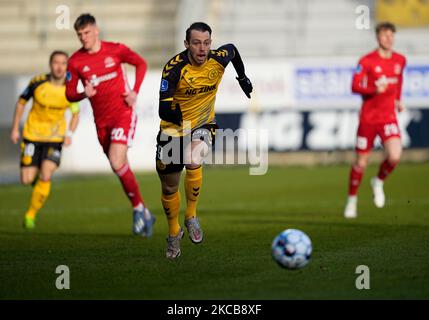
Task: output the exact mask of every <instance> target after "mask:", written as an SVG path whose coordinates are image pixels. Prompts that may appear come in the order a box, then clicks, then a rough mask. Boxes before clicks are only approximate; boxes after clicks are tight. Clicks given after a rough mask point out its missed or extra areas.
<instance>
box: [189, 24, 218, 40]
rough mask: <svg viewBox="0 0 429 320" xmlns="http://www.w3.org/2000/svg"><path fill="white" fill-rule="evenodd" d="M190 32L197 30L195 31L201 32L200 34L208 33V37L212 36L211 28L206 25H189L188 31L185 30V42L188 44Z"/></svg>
mask: <svg viewBox="0 0 429 320" xmlns="http://www.w3.org/2000/svg"><path fill="white" fill-rule="evenodd" d="M192 30H197V31H201V32H206V31H208V32H209V34H210V36H211V35H212V28H210V26H209V25H208V24H207V23H204V22H194V23H193V24H191V26H190V27H189V28H188V29H186V41H187V42H189V40H190V39H191V31H192Z"/></svg>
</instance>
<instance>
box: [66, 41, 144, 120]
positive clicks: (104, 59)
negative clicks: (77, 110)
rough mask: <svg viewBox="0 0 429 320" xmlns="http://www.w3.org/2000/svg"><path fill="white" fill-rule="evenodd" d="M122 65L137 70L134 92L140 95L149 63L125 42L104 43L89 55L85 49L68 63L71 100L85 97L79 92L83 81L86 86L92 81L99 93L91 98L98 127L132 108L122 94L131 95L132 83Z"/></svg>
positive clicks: (74, 55)
mask: <svg viewBox="0 0 429 320" xmlns="http://www.w3.org/2000/svg"><path fill="white" fill-rule="evenodd" d="M121 63H128V64H131V65H134V66H135V67H136V81H135V85H134V88H133V90H134V91H135V92H136V93H138V91H139V89H140V85H141V83H142V81H143V78H144V75H145V73H146V62H145V60H144V59H143V58H141V57H140V56H139V55H138V54H136V53H135V52H133V51H132V50H130V49H129V48H128V47H127V46H125V45H123V44H121V43H113V42H106V41H101V48H100V50H99V51H98V52H96V53H88V52H87V51H86V50H85V49H84V48H81V49H80V50H78V51H76V52H75V53H74V54H73V55H72V56H71V57H70V59H69V61H68V68H67V69H68V73H67V82H66V95H67V98H68V99H69V101H79V100H81V99H83V98H85V95H84V94H83V93H78V92H77V84H78V81H79V79H80V80H81V81H82V83H83V85H85V82H86V81H89V82H90V83H91V84H92V85H93V86H94V89H95V90H97V93H96V94H95V95H94V96H93V97H91V98H90V102H91V106H92V109H93V113H94V120H95V123H96V125H97V127H99V126H104V125H107V124H108V123H109V122H110V121H112V120H114V119H115V118H118V117H120V115H121V114H122V113H124V112H129V109H130V107H129V106H128V105H127V103H126V102H125V100H124V97H123V96H122V94H123V93H124V92H128V91H129V90H130V89H129V88H128V84H127V81H126V78H125V75H124V72H123V70H122V65H121Z"/></svg>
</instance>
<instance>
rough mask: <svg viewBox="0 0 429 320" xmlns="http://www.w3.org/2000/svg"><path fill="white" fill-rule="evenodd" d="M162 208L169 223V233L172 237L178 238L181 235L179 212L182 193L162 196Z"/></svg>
mask: <svg viewBox="0 0 429 320" xmlns="http://www.w3.org/2000/svg"><path fill="white" fill-rule="evenodd" d="M161 202H162V206H163V207H164V213H165V215H166V216H167V221H168V233H169V234H170V236H173V237H175V236H177V235H178V234H179V230H180V225H179V211H180V193H179V191H177V192H176V193H173V194H168V195H166V194H162V195H161Z"/></svg>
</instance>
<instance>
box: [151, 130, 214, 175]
mask: <svg viewBox="0 0 429 320" xmlns="http://www.w3.org/2000/svg"><path fill="white" fill-rule="evenodd" d="M216 129H218V126H217V124H216V123H209V124H205V125H202V126H201V127H198V128H195V129H193V130H192V131H191V134H190V135H188V136H183V137H172V136H169V135H167V134H165V133H163V132H161V131H159V132H158V136H157V137H156V171H157V172H158V173H161V174H168V173H173V172H180V171H182V170H183V168H184V166H185V163H184V159H183V150H185V148H186V147H187V145H188V144H189V143H190V142H191V141H195V140H201V141H204V142H205V143H206V144H207V145H208V147H209V148H212V147H213V146H214V142H215V135H216Z"/></svg>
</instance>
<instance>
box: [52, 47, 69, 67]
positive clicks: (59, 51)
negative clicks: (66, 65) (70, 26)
mask: <svg viewBox="0 0 429 320" xmlns="http://www.w3.org/2000/svg"><path fill="white" fill-rule="evenodd" d="M57 55H63V56H65V57H66V59H68V58H69V54H68V53H67V52H65V51H62V50H55V51H52V53H51V55H50V56H49V64H51V63H52V60H54V57H55V56H57Z"/></svg>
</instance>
